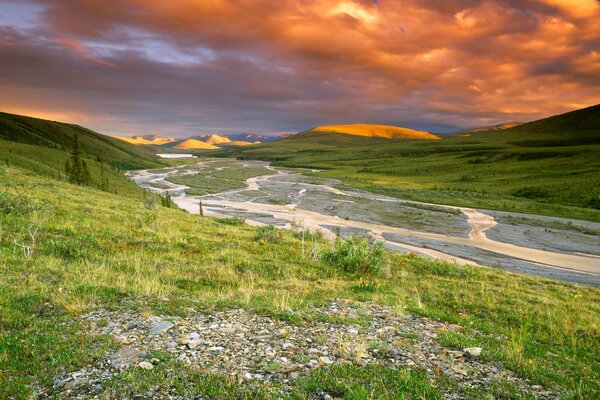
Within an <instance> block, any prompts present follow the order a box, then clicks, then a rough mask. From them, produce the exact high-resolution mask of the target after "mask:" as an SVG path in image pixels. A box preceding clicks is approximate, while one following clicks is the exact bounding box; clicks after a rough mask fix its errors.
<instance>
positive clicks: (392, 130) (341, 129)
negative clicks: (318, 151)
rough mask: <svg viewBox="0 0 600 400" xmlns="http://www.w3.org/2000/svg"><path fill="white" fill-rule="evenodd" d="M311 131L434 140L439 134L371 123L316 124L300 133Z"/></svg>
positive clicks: (309, 132)
mask: <svg viewBox="0 0 600 400" xmlns="http://www.w3.org/2000/svg"><path fill="white" fill-rule="evenodd" d="M311 133H340V134H346V135H354V136H364V137H372V138H385V139H421V140H436V139H440V137H439V136H436V135H433V134H431V133H429V132H424V131H416V130H413V129H409V128H402V127H399V126H390V125H371V124H349V125H323V126H316V127H314V128H312V129H309V130H308V131H305V132H302V133H301V134H304V135H306V134H311Z"/></svg>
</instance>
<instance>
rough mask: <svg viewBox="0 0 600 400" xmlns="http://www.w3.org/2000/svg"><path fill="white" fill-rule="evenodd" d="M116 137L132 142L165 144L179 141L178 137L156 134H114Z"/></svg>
mask: <svg viewBox="0 0 600 400" xmlns="http://www.w3.org/2000/svg"><path fill="white" fill-rule="evenodd" d="M113 137H114V138H116V139H121V140H124V141H126V142H128V143H131V144H153V145H159V146H161V145H163V144H167V143H172V142H175V141H177V139H175V138H172V137H168V136H156V135H136V136H129V137H126V136H113Z"/></svg>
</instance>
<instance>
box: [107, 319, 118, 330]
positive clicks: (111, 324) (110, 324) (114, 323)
mask: <svg viewBox="0 0 600 400" xmlns="http://www.w3.org/2000/svg"><path fill="white" fill-rule="evenodd" d="M117 326H119V324H117V323H116V322H112V321H110V322H109V323H108V324H106V327H107V328H108V329H113V328H116V327H117Z"/></svg>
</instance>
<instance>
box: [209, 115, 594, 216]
mask: <svg viewBox="0 0 600 400" xmlns="http://www.w3.org/2000/svg"><path fill="white" fill-rule="evenodd" d="M599 120H600V106H594V107H589V108H586V109H583V110H577V111H574V112H570V113H566V114H562V115H558V116H554V117H550V118H545V119H542V120H539V121H533V122H530V123H526V124H522V125H519V126H516V127H513V128H509V129H504V130H499V131H495V132H489V133H486V134H485V135H474V136H470V137H461V136H451V137H447V138H443V139H441V140H420V141H402V140H397V141H390V140H388V139H384V138H377V137H364V136H355V135H343V134H334V133H326V132H313V133H310V134H305V133H301V134H298V135H294V136H292V137H290V138H286V139H283V140H280V141H277V142H274V143H265V144H260V145H257V146H252V147H244V148H235V149H231V148H230V149H226V150H220V151H218V152H216V153H215V154H216V155H218V156H224V157H239V158H244V159H259V160H267V161H273V162H275V163H276V164H278V165H282V166H288V167H302V168H311V169H322V170H324V172H321V173H318V174H317V175H318V176H322V177H330V178H338V179H342V180H343V181H344V182H345V183H347V184H351V185H353V186H355V187H358V188H364V189H367V190H370V191H375V192H380V193H385V194H389V195H393V196H398V197H402V198H408V199H412V200H418V201H426V202H439V203H442V204H453V205H459V206H468V207H482V208H488V209H510V210H512V211H521V212H533V213H542V214H546V215H556V216H566V217H574V218H580V219H591V220H596V221H597V220H600V212H599V211H598V210H600V178H599V177H598V171H600V124H599V122H598V121H599Z"/></svg>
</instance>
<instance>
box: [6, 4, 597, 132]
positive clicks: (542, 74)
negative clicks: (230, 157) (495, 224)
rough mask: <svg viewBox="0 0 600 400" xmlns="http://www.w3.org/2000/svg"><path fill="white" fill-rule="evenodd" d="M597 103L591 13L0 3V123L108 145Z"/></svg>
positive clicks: (561, 7) (567, 8) (532, 7)
mask: <svg viewBox="0 0 600 400" xmlns="http://www.w3.org/2000/svg"><path fill="white" fill-rule="evenodd" d="M598 103H600V2H599V1H597V0H505V1H499V0H482V1H477V0H445V1H437V0H277V1H273V0H168V1H165V0H86V1H72V0H19V1H12V0H2V2H1V3H0V111H5V112H13V113H18V114H25V115H31V116H37V117H40V118H48V119H53V120H58V121H65V122H73V123H78V124H81V125H84V126H86V127H89V128H91V129H94V130H97V131H99V132H102V133H105V134H115V135H134V134H158V135H171V136H178V137H187V136H192V135H197V134H200V133H207V132H215V133H219V134H234V133H241V132H252V133H259V134H282V133H294V132H299V131H302V130H305V129H308V128H310V127H312V126H315V125H323V124H342V123H375V124H387V125H398V126H405V127H409V128H413V129H420V130H427V131H430V132H439V133H444V132H453V131H457V130H460V129H464V128H472V127H477V126H486V125H492V124H497V123H502V122H507V121H529V120H534V119H538V118H543V117H546V116H550V115H554V114H558V113H562V112H566V111H570V110H573V109H577V108H583V107H586V106H590V105H594V104H598Z"/></svg>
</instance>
